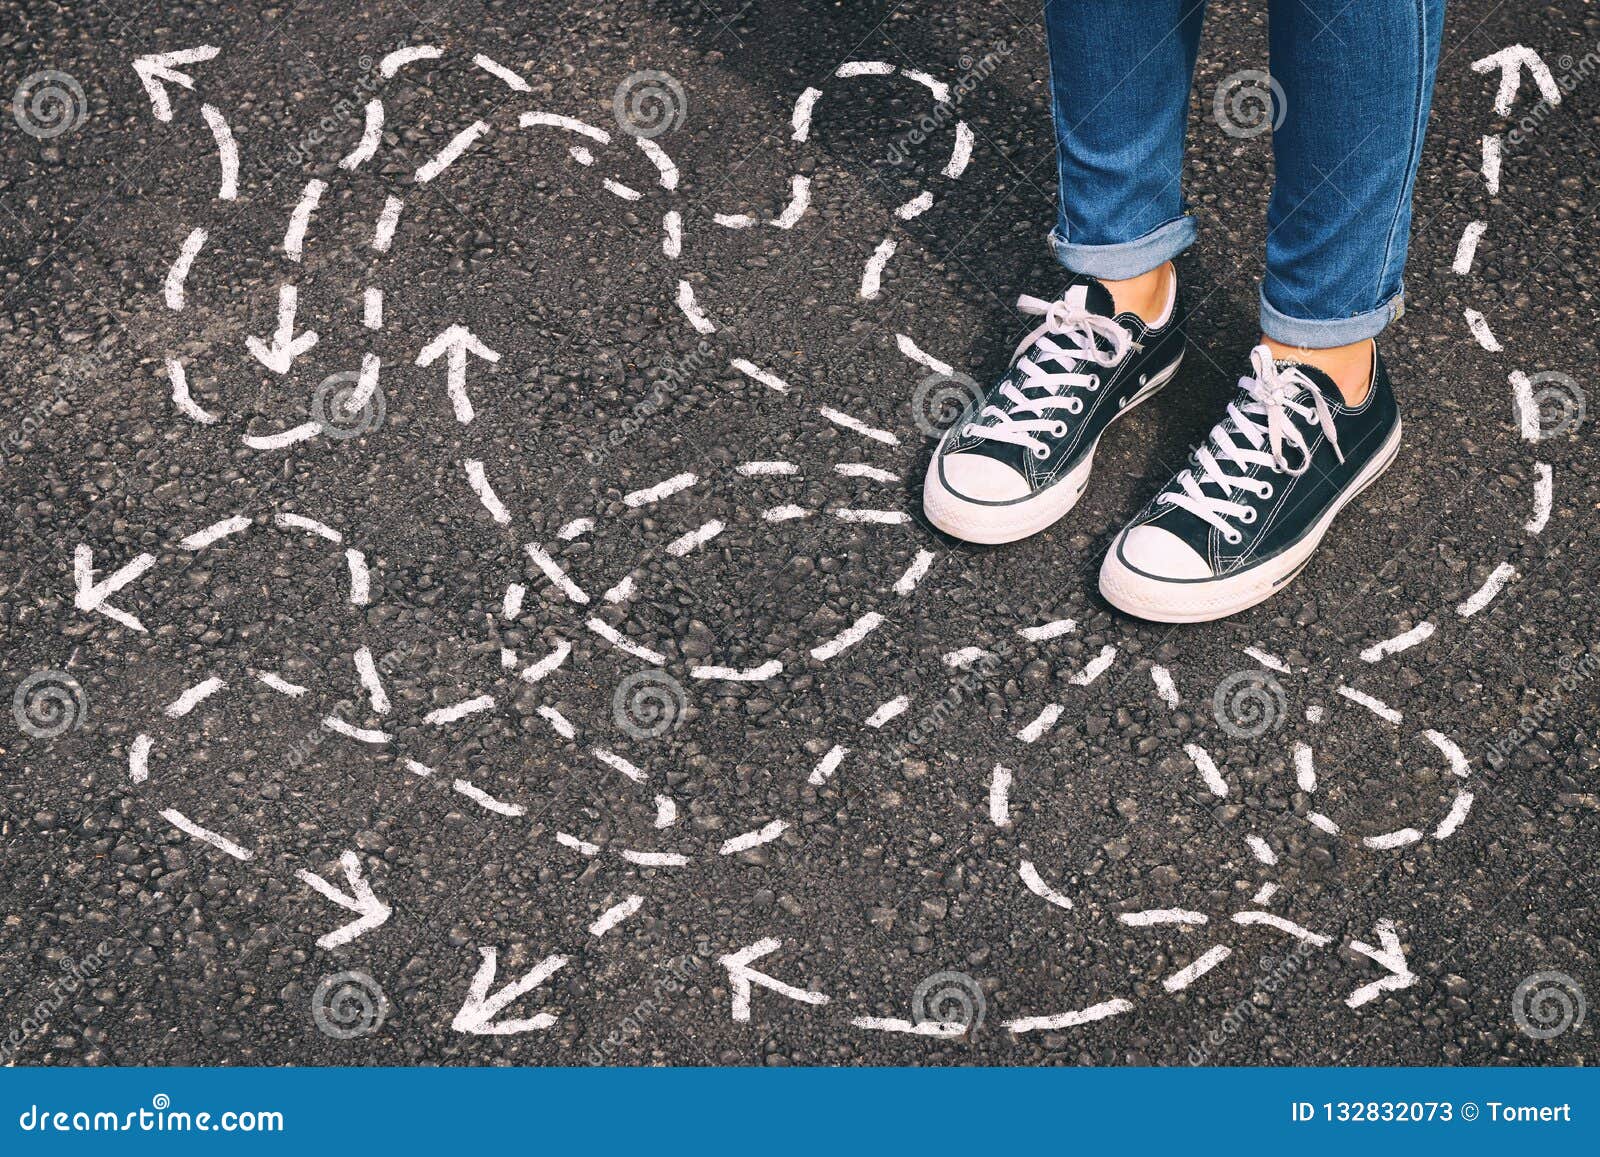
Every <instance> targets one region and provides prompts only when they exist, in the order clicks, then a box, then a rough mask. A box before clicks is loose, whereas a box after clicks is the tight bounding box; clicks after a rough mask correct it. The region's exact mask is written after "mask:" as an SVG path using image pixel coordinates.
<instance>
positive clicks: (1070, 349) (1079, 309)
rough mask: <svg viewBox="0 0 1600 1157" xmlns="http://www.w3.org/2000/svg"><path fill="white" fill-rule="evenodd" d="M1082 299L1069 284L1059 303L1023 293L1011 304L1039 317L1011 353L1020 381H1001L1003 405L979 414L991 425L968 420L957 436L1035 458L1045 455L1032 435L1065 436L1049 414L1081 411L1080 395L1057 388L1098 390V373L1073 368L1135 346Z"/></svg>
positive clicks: (1108, 362)
mask: <svg viewBox="0 0 1600 1157" xmlns="http://www.w3.org/2000/svg"><path fill="white" fill-rule="evenodd" d="M1086 297H1087V289H1086V288H1085V287H1084V286H1074V287H1073V288H1072V289H1069V290H1068V291H1067V294H1066V296H1065V297H1063V298H1062V299H1060V300H1059V301H1045V300H1043V299H1042V298H1038V297H1030V296H1029V295H1027V294H1023V295H1022V296H1021V297H1019V298H1018V299H1017V308H1018V309H1020V310H1021V311H1022V312H1023V313H1025V314H1028V315H1030V316H1032V317H1041V318H1043V319H1044V320H1043V321H1042V322H1040V324H1039V325H1038V326H1037V327H1036V328H1035V329H1034V330H1033V332H1032V333H1030V334H1028V336H1027V337H1025V338H1023V339H1022V341H1021V342H1020V343H1019V344H1018V345H1017V349H1016V352H1015V353H1013V354H1012V355H1011V364H1012V366H1013V368H1015V369H1018V370H1020V371H1021V373H1022V381H1021V382H1016V383H1013V382H1010V381H1008V382H1005V383H1004V384H1003V385H1001V387H1000V391H999V394H1000V398H1001V399H1002V400H1003V401H1004V403H1005V404H1004V405H1003V406H1001V405H996V404H995V403H994V402H991V403H989V404H988V405H986V406H984V408H983V410H982V411H981V412H980V413H979V415H978V417H979V418H980V419H982V418H993V419H994V424H993V425H986V426H980V425H978V424H977V423H976V422H969V423H967V424H966V426H965V427H963V428H962V431H961V432H962V435H963V436H965V437H976V438H986V439H988V440H990V441H993V442H1007V443H1010V444H1011V445H1013V446H1021V447H1023V448H1024V449H1027V450H1029V451H1031V452H1032V453H1033V455H1034V457H1036V458H1047V457H1049V455H1050V446H1049V444H1048V443H1046V442H1044V441H1043V440H1041V439H1040V438H1039V437H1037V435H1039V434H1049V435H1050V436H1051V437H1053V438H1064V437H1066V434H1067V424H1066V422H1064V421H1062V420H1061V419H1060V418H1059V417H1055V416H1053V412H1054V411H1056V410H1065V411H1066V412H1067V413H1069V414H1072V415H1077V414H1081V413H1082V412H1083V399H1082V398H1079V397H1076V396H1074V395H1073V394H1071V393H1070V392H1062V390H1063V388H1064V389H1065V390H1066V391H1072V390H1075V389H1086V390H1098V389H1099V388H1100V377H1099V375H1098V374H1091V373H1084V372H1082V370H1080V369H1079V367H1080V366H1082V365H1084V364H1093V365H1097V366H1114V365H1116V364H1117V363H1118V362H1120V361H1121V360H1122V359H1123V358H1124V357H1126V356H1127V355H1128V351H1129V350H1132V349H1137V348H1139V347H1138V343H1137V342H1135V341H1134V340H1133V338H1132V337H1131V336H1129V334H1128V331H1127V330H1125V329H1123V328H1122V327H1121V326H1120V325H1118V324H1117V323H1116V322H1115V321H1113V320H1112V319H1111V318H1109V317H1102V316H1101V315H1100V314H1097V313H1090V312H1089V311H1088V309H1087V308H1085V305H1084V302H1085V299H1086ZM1097 337H1103V338H1105V339H1106V340H1107V341H1108V342H1110V343H1111V348H1110V349H1104V348H1102V347H1101V345H1100V343H1099V341H1098V340H1096V339H1097ZM1057 338H1060V339H1061V341H1057V340H1055V339H1057ZM1045 363H1053V364H1054V366H1055V367H1056V368H1055V369H1054V370H1051V369H1047V368H1046V366H1045Z"/></svg>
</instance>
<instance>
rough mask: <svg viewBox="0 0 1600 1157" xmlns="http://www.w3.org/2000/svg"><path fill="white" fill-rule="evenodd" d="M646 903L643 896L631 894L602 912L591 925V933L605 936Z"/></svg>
mask: <svg viewBox="0 0 1600 1157" xmlns="http://www.w3.org/2000/svg"><path fill="white" fill-rule="evenodd" d="M643 904H644V897H643V896H638V895H634V896H629V897H628V898H627V899H626V900H624V901H622V903H620V904H615V905H613V906H611V907H610V908H607V909H606V910H605V911H604V912H602V913H600V918H599V919H598V920H596V921H595V922H594V923H593V924H591V925H589V935H591V936H604V935H605V934H606V933H607V932H609V931H611V930H612V929H613V928H615V927H616V926H617V925H618V924H621V923H622V922H623V921H624V920H626V919H627V918H628V917H629V916H632V915H633V914H634V913H635V912H637V911H638V910H639V909H640V907H642V906H643Z"/></svg>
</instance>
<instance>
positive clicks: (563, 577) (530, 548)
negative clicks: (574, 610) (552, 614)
mask: <svg viewBox="0 0 1600 1157" xmlns="http://www.w3.org/2000/svg"><path fill="white" fill-rule="evenodd" d="M524 549H525V550H527V552H528V557H529V558H531V559H532V560H533V564H534V565H535V566H536V567H538V568H539V570H540V571H541V572H542V573H543V574H544V577H545V578H547V579H549V580H550V582H551V584H552V585H554V586H555V587H556V589H557V590H559V591H560V592H561V593H562V594H564V595H566V596H567V598H569V599H571V600H572V601H573V602H575V603H577V604H578V605H579V606H585V605H587V604H588V602H589V596H588V595H586V594H584V593H583V591H582V590H580V589H579V587H578V584H577V583H575V582H573V581H572V580H571V579H570V578H568V577H567V572H566V571H564V570H562V569H561V566H560V564H559V563H557V562H556V560H555V559H553V558H551V557H550V556H549V555H548V554H546V553H545V551H544V548H543V547H541V546H539V545H538V544H537V543H533V542H530V543H528V544H527V546H526V547H525V548H524Z"/></svg>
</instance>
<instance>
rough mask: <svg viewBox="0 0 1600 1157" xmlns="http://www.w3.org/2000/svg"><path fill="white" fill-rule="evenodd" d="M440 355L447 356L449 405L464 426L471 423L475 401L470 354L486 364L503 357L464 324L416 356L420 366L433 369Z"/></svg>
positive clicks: (428, 345) (451, 330)
mask: <svg viewBox="0 0 1600 1157" xmlns="http://www.w3.org/2000/svg"><path fill="white" fill-rule="evenodd" d="M441 354H444V355H448V356H447V360H446V362H445V364H446V367H447V370H448V372H447V375H446V377H445V388H446V389H448V390H449V391H450V404H451V405H452V406H454V407H455V411H456V421H458V422H460V423H462V424H463V425H465V424H466V423H468V422H470V421H472V402H471V400H470V399H469V398H468V397H467V355H468V354H476V355H477V356H478V357H480V358H482V359H483V360H484V361H486V362H497V361H499V360H500V355H499V354H497V353H495V351H494V350H492V349H490V348H489V347H488V346H486V345H484V344H483V343H482V342H481V341H479V340H478V339H477V337H476V336H475V335H474V334H473V332H472V331H471V330H469V329H468V328H467V327H466V326H464V325H453V326H451V327H450V328H449V329H447V330H445V331H444V332H443V333H441V334H440V335H439V336H438V337H436V338H434V339H433V340H432V341H431V342H429V343H428V344H427V345H426V346H425V347H424V348H423V350H422V352H421V353H420V354H418V355H417V365H419V366H431V365H432V364H433V363H434V362H436V361H438V360H439V357H440V355H441Z"/></svg>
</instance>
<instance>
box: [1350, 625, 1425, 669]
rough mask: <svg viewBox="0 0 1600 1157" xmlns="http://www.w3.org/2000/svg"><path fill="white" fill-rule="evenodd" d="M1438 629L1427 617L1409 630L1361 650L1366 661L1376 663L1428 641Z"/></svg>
mask: <svg viewBox="0 0 1600 1157" xmlns="http://www.w3.org/2000/svg"><path fill="white" fill-rule="evenodd" d="M1436 629H1437V628H1435V627H1434V625H1433V624H1432V623H1431V622H1429V621H1427V620H1426V619H1425V620H1423V621H1422V622H1420V623H1418V624H1417V625H1416V626H1414V627H1412V628H1411V629H1410V630H1409V631H1405V632H1402V633H1401V634H1398V635H1396V636H1394V638H1392V639H1384V640H1383V641H1382V642H1378V643H1373V644H1372V646H1370V647H1368V648H1366V649H1365V650H1364V651H1362V652H1361V658H1362V660H1363V661H1365V662H1368V663H1376V662H1377V661H1378V660H1380V659H1382V658H1384V657H1386V656H1388V655H1396V654H1399V653H1400V652H1401V651H1404V650H1406V649H1407V648H1410V647H1415V646H1416V645H1417V644H1418V643H1422V642H1426V641H1427V640H1428V639H1431V638H1432V637H1433V632H1434V631H1435V630H1436Z"/></svg>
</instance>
